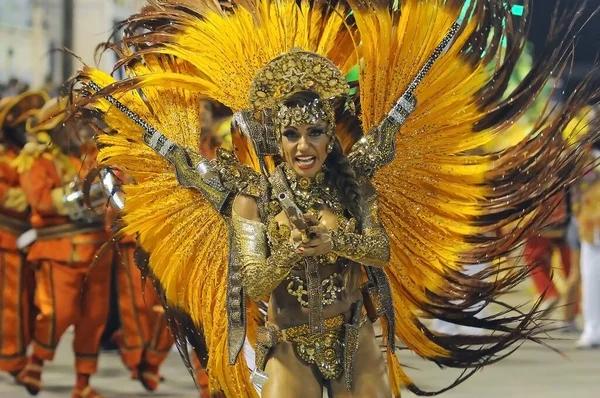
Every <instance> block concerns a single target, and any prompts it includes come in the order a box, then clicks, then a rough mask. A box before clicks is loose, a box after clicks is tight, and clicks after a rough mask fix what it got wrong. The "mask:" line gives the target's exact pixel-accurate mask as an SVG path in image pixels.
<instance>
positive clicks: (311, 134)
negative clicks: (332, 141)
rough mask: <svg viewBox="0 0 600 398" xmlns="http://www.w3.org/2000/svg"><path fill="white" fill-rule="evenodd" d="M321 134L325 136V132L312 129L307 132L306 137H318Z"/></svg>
mask: <svg viewBox="0 0 600 398" xmlns="http://www.w3.org/2000/svg"><path fill="white" fill-rule="evenodd" d="M323 134H325V131H323V130H321V129H312V130H310V131H309V132H308V135H309V136H311V137H320V136H322V135H323Z"/></svg>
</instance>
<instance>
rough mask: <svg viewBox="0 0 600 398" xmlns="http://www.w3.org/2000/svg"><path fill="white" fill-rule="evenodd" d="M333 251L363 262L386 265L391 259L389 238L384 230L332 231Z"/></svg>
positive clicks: (341, 255)
mask: <svg viewBox="0 0 600 398" xmlns="http://www.w3.org/2000/svg"><path fill="white" fill-rule="evenodd" d="M331 240H332V242H333V250H332V251H333V252H334V253H335V254H337V255H338V256H340V257H344V258H347V259H350V260H353V261H356V262H359V263H362V264H366V265H373V266H380V267H381V266H384V265H385V264H387V263H388V262H389V261H390V246H389V239H388V237H387V235H386V233H385V231H383V230H371V231H369V230H366V231H365V233H364V234H358V233H352V232H345V231H343V230H338V231H333V232H332V233H331Z"/></svg>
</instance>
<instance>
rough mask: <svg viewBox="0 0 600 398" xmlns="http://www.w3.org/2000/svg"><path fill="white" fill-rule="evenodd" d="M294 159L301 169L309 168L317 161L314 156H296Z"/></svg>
mask: <svg viewBox="0 0 600 398" xmlns="http://www.w3.org/2000/svg"><path fill="white" fill-rule="evenodd" d="M295 160H296V164H298V167H299V168H301V169H302V170H308V169H311V168H313V167H314V165H315V164H316V163H317V158H316V157H314V156H296V158H295Z"/></svg>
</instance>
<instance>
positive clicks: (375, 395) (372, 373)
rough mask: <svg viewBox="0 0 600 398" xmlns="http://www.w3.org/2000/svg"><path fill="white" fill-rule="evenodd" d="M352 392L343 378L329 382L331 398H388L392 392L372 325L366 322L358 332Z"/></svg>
mask: <svg viewBox="0 0 600 398" xmlns="http://www.w3.org/2000/svg"><path fill="white" fill-rule="evenodd" d="M352 384H353V386H352V391H348V389H347V388H346V383H345V381H344V378H343V377H341V378H339V379H337V380H332V381H331V388H330V392H331V394H332V397H331V398H390V397H391V396H392V391H391V388H390V381H389V376H388V371H387V365H386V363H385V359H384V357H383V355H382V353H381V347H380V346H379V344H378V343H377V340H376V338H375V332H374V331H373V325H372V324H371V322H370V321H367V322H366V323H365V324H364V325H362V326H361V328H360V330H359V332H358V351H357V352H356V357H355V360H354V374H353V377H352Z"/></svg>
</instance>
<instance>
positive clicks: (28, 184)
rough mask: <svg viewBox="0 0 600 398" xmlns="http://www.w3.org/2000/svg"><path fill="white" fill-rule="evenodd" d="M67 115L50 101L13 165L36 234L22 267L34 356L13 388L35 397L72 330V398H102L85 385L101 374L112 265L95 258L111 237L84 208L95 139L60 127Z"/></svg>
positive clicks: (75, 126) (69, 123)
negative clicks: (30, 275) (26, 270)
mask: <svg viewBox="0 0 600 398" xmlns="http://www.w3.org/2000/svg"><path fill="white" fill-rule="evenodd" d="M65 107H66V99H65V98H54V99H52V100H51V101H49V102H48V103H46V105H44V107H43V108H42V110H41V111H40V112H39V113H38V114H37V115H36V116H35V117H34V118H30V119H29V121H28V131H29V132H30V133H31V134H32V135H35V137H36V140H37V142H35V143H34V142H30V143H28V144H27V146H25V148H24V150H23V151H21V154H20V155H19V157H18V158H17V161H16V162H17V164H18V168H19V171H20V172H21V178H20V182H21V186H22V187H23V189H24V192H25V195H26V197H27V201H28V203H29V205H30V207H31V216H30V223H31V226H32V227H33V228H35V231H36V238H35V240H34V242H33V243H32V244H31V247H30V248H29V252H28V256H27V260H28V261H29V262H30V263H31V264H33V265H35V266H36V283H37V287H36V293H35V304H36V306H37V307H38V309H39V314H38V315H37V318H36V321H35V327H34V342H33V351H32V353H31V355H30V357H29V360H28V362H27V365H26V367H25V369H24V370H23V371H22V372H21V373H20V374H19V376H18V381H19V382H20V383H21V384H23V385H24V386H25V388H26V389H27V391H28V392H29V393H30V394H32V395H36V394H37V393H38V392H39V391H40V390H41V389H42V374H43V369H44V363H45V362H46V361H52V360H53V359H54V355H55V353H56V347H57V346H58V343H59V342H60V340H61V338H62V336H63V334H64V332H65V331H66V330H67V328H69V327H70V326H71V325H73V326H74V340H73V351H74V353H75V371H76V373H77V376H76V382H75V386H74V388H73V391H72V395H71V397H72V398H84V397H85V398H99V397H101V395H100V394H99V393H97V392H96V391H95V390H94V389H93V388H92V387H91V386H90V377H91V376H92V375H93V374H94V373H96V372H97V370H98V351H99V346H100V338H101V336H102V332H103V330H104V326H105V324H106V319H107V316H108V311H109V299H108V297H109V292H110V276H111V271H110V269H111V268H110V267H111V260H112V258H111V256H108V255H103V256H98V257H97V254H98V250H99V248H100V247H101V246H102V245H103V244H104V243H105V242H106V241H107V238H108V236H107V234H106V232H105V227H104V223H103V222H102V216H99V215H98V214H97V213H96V212H95V211H93V210H91V209H88V208H87V207H86V206H85V205H84V204H83V200H82V197H83V194H82V191H81V189H82V185H83V181H84V180H85V178H86V176H87V173H88V172H89V171H90V170H92V169H94V167H95V156H96V149H95V145H94V143H93V141H91V139H92V136H93V131H92V130H91V129H90V128H89V127H87V126H86V124H81V123H79V122H75V121H74V120H65V117H64V114H63V113H62V112H63V110H64V109H65ZM96 257H97V258H96ZM94 262H95V266H93V267H90V266H91V264H92V263H94Z"/></svg>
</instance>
